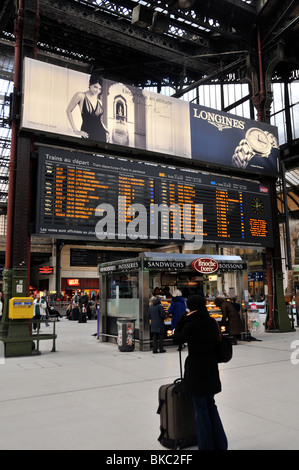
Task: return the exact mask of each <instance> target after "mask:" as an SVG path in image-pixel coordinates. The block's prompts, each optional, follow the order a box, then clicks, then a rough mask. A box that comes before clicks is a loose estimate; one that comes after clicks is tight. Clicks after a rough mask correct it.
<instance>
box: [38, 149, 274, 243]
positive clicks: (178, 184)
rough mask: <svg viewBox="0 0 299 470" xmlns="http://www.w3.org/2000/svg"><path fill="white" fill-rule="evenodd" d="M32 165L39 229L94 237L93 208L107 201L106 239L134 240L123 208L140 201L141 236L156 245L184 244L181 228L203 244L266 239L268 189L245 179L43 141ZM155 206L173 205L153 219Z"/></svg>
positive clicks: (50, 233) (126, 209)
mask: <svg viewBox="0 0 299 470" xmlns="http://www.w3.org/2000/svg"><path fill="white" fill-rule="evenodd" d="M38 171H39V178H38V188H37V205H36V233H39V234H44V235H47V236H51V237H63V238H70V239H74V238H76V239H84V240H87V239H95V240H96V239H97V236H96V232H95V229H96V226H97V224H98V222H99V220H102V219H101V218H100V216H99V215H98V213H97V211H96V209H97V208H98V206H99V205H100V206H104V205H106V206H109V207H110V208H112V209H113V211H114V213H115V223H114V226H113V227H112V231H111V232H108V231H107V240H108V241H111V242H112V243H113V242H115V241H117V240H126V241H128V242H130V241H132V240H133V239H132V238H130V237H129V235H128V229H127V228H128V226H129V224H131V223H134V221H135V222H136V220H137V219H136V218H135V215H134V213H133V212H130V211H129V209H130V208H132V207H138V208H140V207H141V208H143V210H144V213H142V214H141V215H142V218H141V216H139V221H140V220H141V222H142V223H143V224H144V225H145V227H146V229H147V230H146V233H145V235H144V236H143V239H144V240H151V239H152V238H153V237H151V234H152V233H155V240H158V241H159V242H160V243H162V244H167V243H169V242H175V243H177V242H181V243H184V242H185V241H186V235H188V236H192V235H193V236H194V234H195V235H200V236H201V237H202V239H203V243H213V244H215V243H219V244H222V245H224V244H226V245H236V246H240V245H242V246H247V245H249V246H264V247H272V246H273V233H272V219H271V214H272V210H271V197H270V193H269V192H267V191H265V189H268V188H267V187H265V186H261V185H259V184H258V183H255V182H252V181H246V180H241V179H234V178H230V177H223V176H216V175H210V174H207V173H202V172H199V171H196V170H188V169H183V168H174V167H167V166H166V165H158V164H152V163H151V164H149V163H145V162H133V161H131V160H128V159H124V158H121V159H120V158H109V157H104V156H102V155H90V154H84V153H79V152H70V151H66V150H60V149H51V148H46V147H40V149H39V170H38ZM155 206H157V207H162V206H165V207H167V208H172V210H171V211H169V213H166V215H165V214H164V213H162V212H161V213H160V214H158V218H155V215H154V214H153V210H152V208H153V207H155ZM186 206H189V207H190V208H191V211H190V217H189V219H187V221H186V223H184V224H183V223H182V220H181V219H179V218H178V217H179V214H182V213H183V210H184V208H185V207H186ZM195 207H201V212H199V213H196V212H195V210H194V208H195ZM102 218H103V217H102ZM198 219H200V220H201V222H202V224H201V225H199V226H197V225H196V221H197V220H198ZM183 222H185V220H184V221H183ZM136 225H137V223H136ZM167 229H168V232H167ZM136 233H137V235H138V232H137V229H136ZM165 233H167V236H165V235H164V234H165ZM184 236H185V238H184ZM191 241H192V239H191Z"/></svg>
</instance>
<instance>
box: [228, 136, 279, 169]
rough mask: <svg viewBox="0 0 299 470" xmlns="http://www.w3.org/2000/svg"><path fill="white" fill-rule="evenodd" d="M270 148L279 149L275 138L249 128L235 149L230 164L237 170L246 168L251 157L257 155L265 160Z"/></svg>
mask: <svg viewBox="0 0 299 470" xmlns="http://www.w3.org/2000/svg"><path fill="white" fill-rule="evenodd" d="M272 148H279V147H278V142H277V139H276V137H275V136H274V135H273V134H271V133H270V132H266V131H263V130H262V129H259V128H257V127H251V128H250V129H248V131H247V132H246V135H245V139H242V140H241V141H240V142H239V145H238V146H237V147H236V148H235V151H234V154H233V157H232V164H233V166H235V167H238V168H246V167H247V165H248V163H249V161H250V160H251V158H252V157H254V156H255V155H257V156H258V157H264V158H267V157H268V156H269V155H270V153H271V150H272Z"/></svg>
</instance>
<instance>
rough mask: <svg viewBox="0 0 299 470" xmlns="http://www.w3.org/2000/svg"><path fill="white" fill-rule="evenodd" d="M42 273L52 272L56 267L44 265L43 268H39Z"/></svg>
mask: <svg viewBox="0 0 299 470" xmlns="http://www.w3.org/2000/svg"><path fill="white" fill-rule="evenodd" d="M38 270H39V273H40V274H52V273H53V270H54V268H53V267H51V266H42V267H41V268H38Z"/></svg>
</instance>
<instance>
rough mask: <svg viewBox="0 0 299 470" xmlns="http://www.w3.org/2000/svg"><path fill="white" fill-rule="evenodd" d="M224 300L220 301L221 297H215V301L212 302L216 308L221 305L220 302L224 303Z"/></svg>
mask: <svg viewBox="0 0 299 470" xmlns="http://www.w3.org/2000/svg"><path fill="white" fill-rule="evenodd" d="M224 300H225V299H222V298H221V297H216V299H215V300H214V304H215V305H216V307H220V305H221V304H222V302H224Z"/></svg>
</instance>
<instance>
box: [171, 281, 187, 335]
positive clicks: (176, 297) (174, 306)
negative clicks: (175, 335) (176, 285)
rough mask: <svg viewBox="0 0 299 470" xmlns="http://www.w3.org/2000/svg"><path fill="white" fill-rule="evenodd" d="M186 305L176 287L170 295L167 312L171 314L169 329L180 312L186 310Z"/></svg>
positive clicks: (173, 327)
mask: <svg viewBox="0 0 299 470" xmlns="http://www.w3.org/2000/svg"><path fill="white" fill-rule="evenodd" d="M186 310H187V305H186V300H185V299H184V297H183V296H182V293H181V291H180V290H179V289H176V290H175V291H174V293H173V295H172V301H171V304H170V306H169V309H168V313H169V314H170V315H171V329H172V330H174V329H175V327H176V324H177V322H178V319H179V318H180V316H181V315H182V313H184V312H186Z"/></svg>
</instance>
